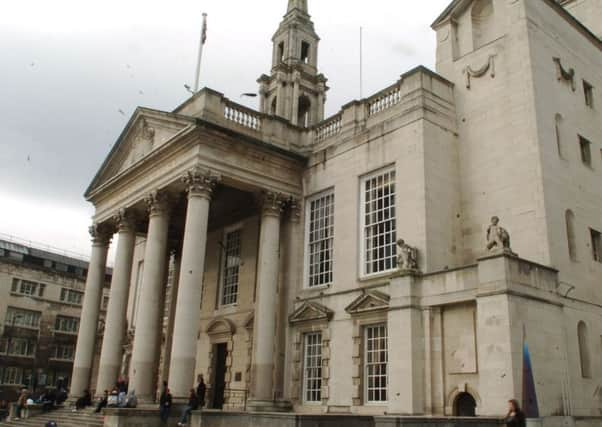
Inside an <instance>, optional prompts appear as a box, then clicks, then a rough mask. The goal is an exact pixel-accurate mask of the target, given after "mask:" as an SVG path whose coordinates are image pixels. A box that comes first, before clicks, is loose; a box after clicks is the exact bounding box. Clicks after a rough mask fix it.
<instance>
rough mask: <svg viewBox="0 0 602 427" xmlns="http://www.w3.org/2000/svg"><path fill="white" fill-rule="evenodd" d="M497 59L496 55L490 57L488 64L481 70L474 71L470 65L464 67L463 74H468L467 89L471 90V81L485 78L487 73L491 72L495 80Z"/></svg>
mask: <svg viewBox="0 0 602 427" xmlns="http://www.w3.org/2000/svg"><path fill="white" fill-rule="evenodd" d="M495 57H496V55H489V58H488V59H487V63H486V64H485V65H483V66H482V67H481V68H478V69H476V70H474V69H473V68H472V67H471V66H470V65H467V66H466V67H464V70H463V73H464V74H466V88H467V89H470V88H471V84H472V82H471V79H472V78H473V77H474V78H480V77H483V76H484V75H485V74H486V73H487V71H489V72H490V74H491V78H492V79H493V78H495Z"/></svg>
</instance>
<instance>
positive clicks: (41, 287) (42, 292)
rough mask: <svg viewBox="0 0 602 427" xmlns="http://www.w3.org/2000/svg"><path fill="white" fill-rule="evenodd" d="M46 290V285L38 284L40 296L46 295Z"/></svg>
mask: <svg viewBox="0 0 602 427" xmlns="http://www.w3.org/2000/svg"><path fill="white" fill-rule="evenodd" d="M45 290H46V285H44V284H42V283H40V284H38V296H39V297H40V298H41V297H43V296H44V291H45Z"/></svg>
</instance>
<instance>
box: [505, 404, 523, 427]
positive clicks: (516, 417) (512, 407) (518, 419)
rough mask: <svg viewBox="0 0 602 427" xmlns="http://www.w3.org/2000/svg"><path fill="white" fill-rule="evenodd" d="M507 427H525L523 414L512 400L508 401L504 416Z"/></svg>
mask: <svg viewBox="0 0 602 427" xmlns="http://www.w3.org/2000/svg"><path fill="white" fill-rule="evenodd" d="M506 425H507V426H508V427H526V422H525V414H524V412H523V411H522V410H521V409H520V405H519V404H518V402H517V401H516V400H514V399H512V400H509V401H508V415H506Z"/></svg>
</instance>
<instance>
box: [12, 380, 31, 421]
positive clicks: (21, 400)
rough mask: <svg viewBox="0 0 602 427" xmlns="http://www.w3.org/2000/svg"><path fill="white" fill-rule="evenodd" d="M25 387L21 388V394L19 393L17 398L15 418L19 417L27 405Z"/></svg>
mask: <svg viewBox="0 0 602 427" xmlns="http://www.w3.org/2000/svg"><path fill="white" fill-rule="evenodd" d="M27 395H28V393H27V389H25V388H24V389H23V390H21V394H20V395H19V398H18V399H17V410H16V414H15V415H16V419H17V420H19V419H21V415H22V412H23V409H25V408H26V407H27Z"/></svg>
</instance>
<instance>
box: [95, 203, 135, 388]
mask: <svg viewBox="0 0 602 427" xmlns="http://www.w3.org/2000/svg"><path fill="white" fill-rule="evenodd" d="M114 221H115V223H116V225H117V228H118V235H119V240H118V243H117V253H116V256H115V267H114V268H113V277H112V280H111V292H110V294H109V306H108V308H107V319H106V323H105V330H104V338H103V341H102V351H101V353H100V367H99V372H98V383H97V394H100V393H102V391H103V390H107V389H110V388H111V387H112V386H113V384H115V381H116V380H117V377H118V376H119V372H120V370H121V362H122V354H123V344H124V339H125V333H126V327H127V326H126V325H127V319H126V314H127V313H126V312H127V302H128V298H129V293H130V279H131V275H132V262H133V258H134V247H135V245H136V225H135V221H134V218H133V216H132V215H131V214H130V213H129V212H127V211H126V210H124V209H122V210H120V211H119V212H118V213H117V214H116V215H115V217H114Z"/></svg>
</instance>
